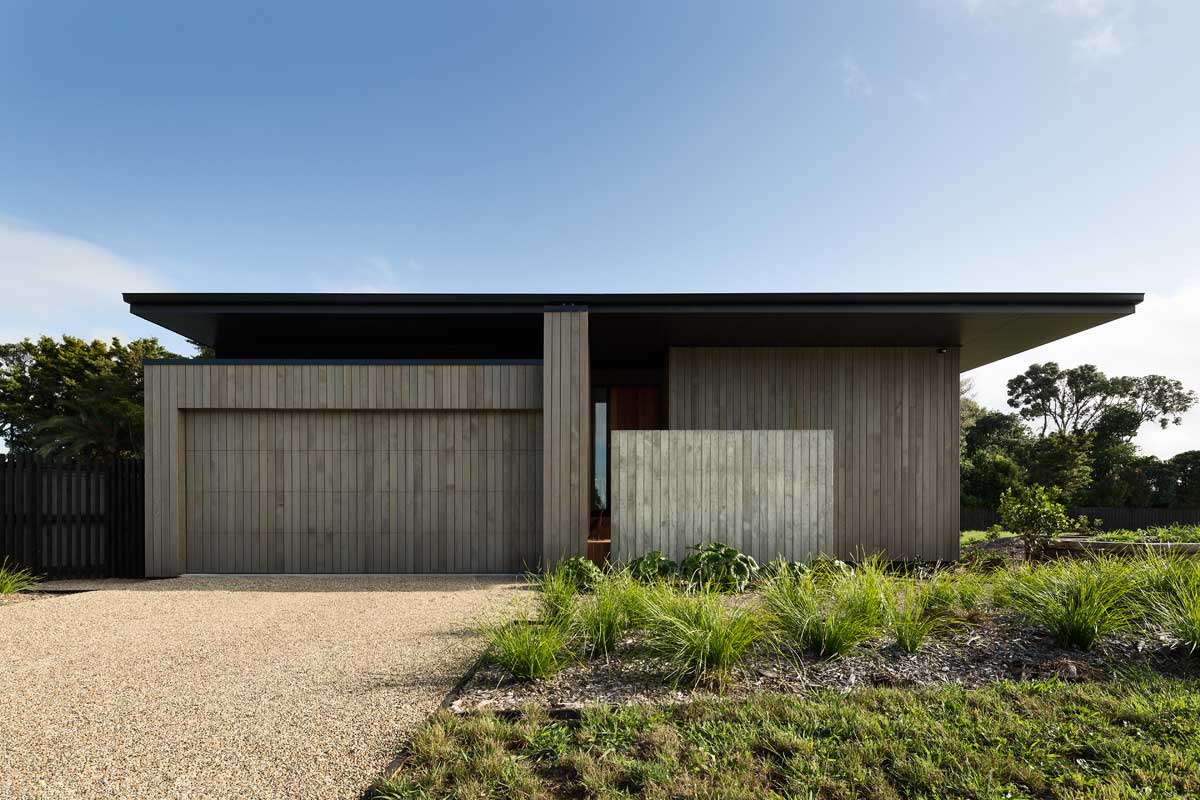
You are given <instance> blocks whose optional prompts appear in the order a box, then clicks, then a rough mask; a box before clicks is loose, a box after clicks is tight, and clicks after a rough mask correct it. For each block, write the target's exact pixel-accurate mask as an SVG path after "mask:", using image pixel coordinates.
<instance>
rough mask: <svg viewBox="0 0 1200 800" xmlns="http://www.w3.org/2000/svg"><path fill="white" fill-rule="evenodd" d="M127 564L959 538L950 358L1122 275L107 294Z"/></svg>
mask: <svg viewBox="0 0 1200 800" xmlns="http://www.w3.org/2000/svg"><path fill="white" fill-rule="evenodd" d="M125 300H126V301H127V302H128V303H129V305H130V310H131V311H132V313H134V314H136V315H137V316H139V317H143V318H145V319H147V320H150V321H152V322H155V323H157V324H159V325H161V326H163V327H164V328H168V329H170V330H172V331H175V332H176V333H179V334H181V335H183V336H186V337H188V338H190V339H193V340H195V341H197V342H200V343H203V344H205V345H209V346H210V347H212V348H213V350H214V351H215V356H216V357H215V358H209V359H195V360H191V359H181V360H163V361H155V362H149V363H147V365H146V572H147V574H148V575H151V576H170V575H179V574H181V573H222V572H224V573H256V572H257V573H298V572H315V573H326V572H329V573H365V572H388V573H392V572H398V573H405V572H430V573H442V572H465V573H489V572H490V573H509V572H516V571H520V570H523V569H527V568H536V567H537V566H539V565H542V566H545V565H550V564H554V563H555V562H557V561H559V560H560V559H563V558H565V557H568V556H572V555H582V554H586V553H588V552H589V539H590V540H591V542H592V543H591V545H590V550H591V553H592V555H593V556H594V557H599V556H601V555H603V554H604V551H605V550H606V549H607V548H611V555H612V557H613V558H614V559H626V558H629V557H632V556H635V555H638V554H641V553H643V552H646V551H648V550H651V549H658V550H662V551H663V552H665V553H667V554H668V555H671V556H673V557H676V558H678V557H679V556H680V555H682V554H683V553H684V550H685V548H686V547H687V546H688V545H691V544H695V543H698V542H707V541H713V540H720V541H724V542H728V543H730V544H732V545H734V546H736V547H738V548H739V549H741V550H743V551H745V552H748V553H750V554H752V555H754V556H755V557H756V558H758V559H759V560H768V559H771V558H775V557H783V558H787V559H792V560H797V559H804V558H809V557H812V556H814V555H816V554H819V553H825V554H830V555H836V556H848V555H852V554H855V553H859V552H880V553H885V554H887V555H888V556H890V557H894V558H902V559H923V560H949V559H955V558H957V556H958V533H959V528H958V515H959V487H958V471H959V466H958V453H959V430H958V429H959V425H958V409H959V392H958V389H959V374H960V373H961V372H963V371H966V370H969V369H972V368H974V367H978V366H980V365H982V364H986V363H989V362H991V361H995V360H997V359H1000V358H1004V357H1005V356H1009V355H1013V354H1015V353H1020V352H1022V351H1024V350H1027V349H1029V348H1032V347H1035V346H1037V345H1040V344H1044V343H1046V342H1049V341H1053V340H1055V339H1059V338H1061V337H1064V336H1068V335H1070V334H1073V333H1076V332H1078V331H1082V330H1086V329H1088V328H1091V327H1094V326H1096V325H1100V324H1102V323H1105V322H1108V321H1110V320H1113V319H1117V318H1118V317H1121V316H1124V315H1127V314H1131V313H1133V311H1134V307H1135V306H1136V305H1137V304H1138V303H1139V302H1141V300H1142V295H1140V294H858V293H854V294H675V295H658V294H653V295H633V294H606V295H587V294H579V295H567V294H552V295H542V294H502V295H501V294H497V295H432V294H429V295H386V294H372V295H340V294H127V295H125Z"/></svg>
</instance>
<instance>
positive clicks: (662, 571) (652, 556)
mask: <svg viewBox="0 0 1200 800" xmlns="http://www.w3.org/2000/svg"><path fill="white" fill-rule="evenodd" d="M625 569H626V571H627V572H628V573H629V577H631V578H633V579H634V580H635V581H640V582H642V583H653V582H654V581H663V580H669V579H670V578H671V577H673V576H674V575H675V572H676V571H677V570H678V569H679V565H678V564H676V563H675V560H674V559H672V558H667V557H666V556H665V555H663V554H662V551H661V550H651V551H650V552H649V553H646V554H645V555H641V556H638V557H637V558H635V559H633V560H632V561H630V562H629V564H628V565H627V566H626V567H625Z"/></svg>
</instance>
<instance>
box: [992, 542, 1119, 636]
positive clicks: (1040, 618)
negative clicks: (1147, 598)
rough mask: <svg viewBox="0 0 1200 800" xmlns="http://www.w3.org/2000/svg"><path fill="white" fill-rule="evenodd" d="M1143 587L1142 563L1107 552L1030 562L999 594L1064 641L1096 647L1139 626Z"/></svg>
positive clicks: (1013, 606) (1033, 621) (1012, 605)
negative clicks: (1137, 606)
mask: <svg viewBox="0 0 1200 800" xmlns="http://www.w3.org/2000/svg"><path fill="white" fill-rule="evenodd" d="M1138 589H1139V576H1138V570H1137V568H1136V565H1134V564H1131V563H1130V562H1128V561H1123V560H1120V559H1115V558H1107V557H1102V558H1096V559H1077V560H1076V559H1064V560H1061V561H1055V562H1051V563H1049V564H1044V565H1040V566H1033V567H1030V566H1025V567H1023V568H1021V569H1019V570H1017V571H1016V572H1015V573H1014V574H1013V575H1012V576H1010V577H1009V578H1008V579H1007V580H1005V581H1004V582H1003V586H1002V589H1001V590H1000V592H998V595H999V599H1001V600H1002V602H1003V603H1004V604H1005V605H1008V606H1011V607H1012V608H1013V609H1015V610H1016V611H1017V613H1019V614H1020V615H1021V616H1023V617H1024V618H1025V619H1026V620H1027V621H1028V622H1030V623H1031V624H1033V625H1036V626H1038V627H1040V628H1042V629H1044V630H1045V631H1047V632H1048V633H1050V634H1051V635H1052V636H1054V638H1055V639H1056V640H1057V641H1058V642H1059V643H1060V644H1063V645H1072V646H1074V647H1078V648H1079V649H1081V650H1091V649H1092V648H1093V647H1094V646H1095V644H1096V642H1097V641H1099V640H1100V639H1101V638H1103V637H1105V636H1109V635H1111V634H1114V633H1120V632H1122V631H1126V630H1129V629H1130V628H1131V627H1132V626H1133V623H1134V621H1135V620H1136V618H1137V614H1136V613H1135V609H1134V601H1135V599H1136V597H1137V595H1138Z"/></svg>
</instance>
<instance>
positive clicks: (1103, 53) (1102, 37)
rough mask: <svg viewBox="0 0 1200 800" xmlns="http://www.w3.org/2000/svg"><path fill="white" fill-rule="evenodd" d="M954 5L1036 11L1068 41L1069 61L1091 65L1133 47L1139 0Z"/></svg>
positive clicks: (981, 0) (979, 0) (1003, 0)
mask: <svg viewBox="0 0 1200 800" xmlns="http://www.w3.org/2000/svg"><path fill="white" fill-rule="evenodd" d="M957 5H958V6H959V7H960V8H961V9H962V10H963V11H964V12H966V13H967V14H968V15H970V16H975V17H979V16H999V15H1001V14H1005V13H1036V14H1040V15H1041V16H1043V17H1046V18H1048V19H1052V20H1053V21H1054V24H1056V25H1057V26H1059V27H1060V28H1061V29H1062V30H1063V31H1064V32H1065V34H1066V35H1067V37H1068V39H1069V41H1070V49H1071V60H1072V62H1074V63H1075V64H1077V65H1081V66H1093V65H1096V64H1099V63H1102V62H1105V61H1109V60H1112V59H1115V58H1117V57H1119V56H1121V55H1123V54H1125V53H1127V52H1128V51H1129V50H1130V49H1131V48H1132V47H1133V42H1134V39H1135V37H1136V28H1135V25H1134V14H1135V12H1136V11H1137V10H1138V5H1139V0H957Z"/></svg>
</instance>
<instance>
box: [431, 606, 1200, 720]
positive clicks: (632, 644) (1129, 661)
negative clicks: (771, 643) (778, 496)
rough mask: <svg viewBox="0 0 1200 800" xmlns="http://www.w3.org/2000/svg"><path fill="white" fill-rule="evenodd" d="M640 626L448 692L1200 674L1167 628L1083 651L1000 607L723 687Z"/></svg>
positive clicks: (608, 698)
mask: <svg viewBox="0 0 1200 800" xmlns="http://www.w3.org/2000/svg"><path fill="white" fill-rule="evenodd" d="M643 645H644V642H643V641H642V640H641V639H640V637H637V636H629V637H626V638H625V639H623V640H622V641H621V642H620V644H619V646H618V649H617V650H616V652H614V653H613V654H611V655H610V656H609V657H607V658H604V657H597V658H591V659H581V660H579V661H577V662H576V663H574V664H572V665H570V666H568V667H566V668H565V669H563V670H562V671H561V672H559V673H557V674H556V675H553V676H551V677H549V678H546V679H544V680H540V681H520V680H516V679H514V678H512V677H511V676H510V675H508V674H507V673H506V672H505V671H504V670H503V669H501V668H500V667H498V666H495V665H486V664H485V665H482V666H481V667H480V668H479V669H478V670H477V671H476V672H475V673H474V675H472V677H471V678H470V680H468V681H467V682H466V683H465V684H464V685H463V686H462V687H460V689H459V691H458V692H457V693H456V694H455V695H454V696H453V697H452V698H448V701H449V702H448V706H449V708H450V709H451V710H452V711H453V712H455V713H459V714H463V713H472V712H476V711H499V712H512V711H516V710H519V709H522V708H527V707H528V706H529V705H530V704H535V705H537V706H540V707H542V708H545V709H547V710H550V711H558V710H568V711H569V710H575V709H580V708H583V707H586V706H591V705H597V704H599V705H610V706H622V705H635V704H640V703H679V702H689V701H691V700H695V699H701V698H707V697H712V696H715V695H718V694H722V695H725V696H730V697H744V696H751V695H754V694H757V693H761V692H778V693H785V694H803V693H806V692H811V691H815V690H824V689H829V690H836V691H840V692H849V691H853V690H856V689H861V688H867V687H876V686H890V687H929V686H938V685H945V684H958V685H961V686H965V687H970V688H977V687H982V686H986V685H988V684H994V683H996V682H999V681H1005V680H1020V681H1040V680H1047V679H1061V680H1064V681H1084V680H1091V681H1095V680H1105V679H1108V678H1111V677H1113V676H1115V675H1118V674H1121V673H1123V672H1126V671H1128V670H1129V669H1133V668H1138V669H1145V670H1147V671H1149V672H1153V673H1155V674H1160V675H1169V676H1176V677H1180V676H1192V677H1198V678H1200V660H1195V659H1187V658H1180V654H1179V653H1178V652H1177V651H1176V650H1174V649H1172V648H1171V647H1170V643H1169V642H1166V641H1164V640H1162V639H1160V638H1148V637H1138V636H1119V637H1112V638H1109V639H1106V640H1104V641H1102V642H1101V643H1100V644H1098V645H1097V646H1096V648H1095V649H1093V650H1091V651H1088V652H1084V651H1080V650H1076V649H1074V648H1066V647H1062V646H1061V645H1059V644H1057V643H1056V642H1055V641H1054V639H1053V638H1051V637H1050V636H1048V635H1046V634H1043V633H1040V632H1039V631H1037V630H1035V629H1033V628H1031V627H1029V626H1027V625H1024V624H1022V623H1021V622H1020V620H1018V619H1017V618H1016V617H1014V616H1013V615H1010V614H1003V615H993V616H992V617H989V618H986V619H981V620H980V621H979V622H978V623H976V624H970V625H964V626H961V627H960V628H959V629H957V630H955V631H953V632H952V633H950V634H947V635H944V636H940V637H937V638H932V639H930V640H928V641H927V642H926V643H925V644H924V645H923V646H922V647H921V649H920V650H919V651H918V652H916V653H907V652H905V651H904V650H902V649H901V648H900V647H898V646H897V645H896V644H895V643H893V642H891V641H889V640H888V639H887V638H885V637H879V638H877V639H874V640H872V641H870V642H867V643H866V644H865V645H864V646H862V647H860V648H858V649H856V650H854V651H851V652H850V653H847V654H845V655H843V656H840V657H838V658H832V659H822V658H816V657H813V656H810V655H804V654H800V655H797V656H784V655H781V654H779V653H777V652H772V651H769V650H764V651H760V652H757V653H754V654H752V655H751V656H750V657H748V658H747V660H746V662H745V663H744V664H742V665H740V666H739V667H738V668H737V669H735V670H734V671H733V673H732V675H731V678H730V681H729V683H728V684H727V685H725V686H724V687H723V688H722V689H721V690H720V691H719V692H718V691H715V690H714V689H712V688H709V687H706V686H704V685H703V684H701V685H698V686H697V685H692V684H689V683H683V684H680V685H679V686H675V685H673V684H672V683H671V682H669V681H665V680H664V679H663V674H662V668H661V665H660V664H659V663H658V662H656V660H655V659H654V657H653V656H652V655H651V654H650V653H648V652H646V650H645V648H644V646H643Z"/></svg>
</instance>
